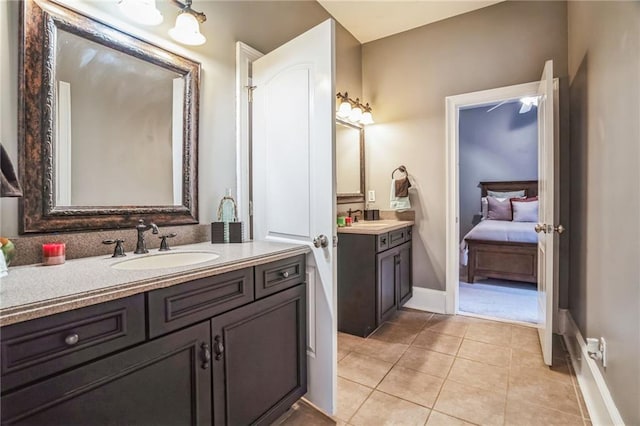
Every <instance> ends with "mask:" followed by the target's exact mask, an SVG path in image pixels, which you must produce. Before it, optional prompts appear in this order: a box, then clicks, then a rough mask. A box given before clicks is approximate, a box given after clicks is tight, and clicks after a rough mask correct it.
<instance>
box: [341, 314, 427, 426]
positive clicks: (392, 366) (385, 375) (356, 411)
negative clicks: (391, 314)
mask: <svg viewBox="0 0 640 426" xmlns="http://www.w3.org/2000/svg"><path fill="white" fill-rule="evenodd" d="M431 318H433V313H432V314H431V315H430V316H429V318H428V319H427V320H426V321H425V322H424V324H423V326H422V328H421V329H420V330H419V331H418V333H416V335H415V337H414V338H413V340H412V341H411V343H409V344H408V345H407V347H406V348H405V349H404V351H403V352H402V354H401V355H400V356H399V357H398V359H397V360H396V361H395V362H394V363H392V365H391V368H389V370H388V371H387V372H386V373H385V374H384V376H382V378H381V379H380V380H379V381H378V383H377V384H376V385H375V386H374V387H373V389H372V390H371V392H369V395H367V397H366V398H365V399H364V401H362V403H361V404H360V405H359V406H358V408H357V409H356V410H355V411H354V412H353V414H352V415H351V417H349V420H348V421H347V423H349V422H351V420H352V419H353V418H354V417H355V415H356V414H358V411H360V409H361V408H362V406H363V405H364V404H365V403H366V402H367V401H368V400H369V398H371V395H373V393H374V392H375V391H378V392H381V393H384V394H385V395H389V394H388V393H386V392H383V391H381V390H378V386H379V385H380V383H382V381H383V380H384V379H385V377H387V375H388V374H389V373H390V372H391V370H393V368H394V367H395V366H396V364H397V363H398V362H399V361H400V358H402V357H403V356H404V354H405V353H406V352H407V350H408V349H409V348H410V347H411V344H412V343H413V341H414V340H415V339H416V338H417V337H418V334H420V332H422V330H424V328H425V327H426V325H427V323H428V322H429V320H430V319H431ZM389 323H391V324H396V325H398V324H397V323H392V322H390V321H385V323H384V324H389ZM384 324H383V325H384ZM373 334H375V331H374V332H373V333H371V336H372V335H373ZM369 338H370V337H369V336H367V337H365V338H364V339H365V340H367V339H369ZM376 340H377V339H376ZM382 342H384V341H382ZM385 343H390V342H385ZM351 352H354V351H350V353H351ZM361 355H364V354H361ZM345 358H346V356H345ZM371 358H374V357H371ZM343 359H344V358H343ZM374 359H377V358H374ZM343 379H344V377H343ZM347 380H348V379H347ZM350 381H352V380H350ZM352 382H353V381H352ZM354 383H357V382H354ZM358 384H360V385H362V383H358ZM362 386H366V385H362ZM367 387H368V386H367ZM391 396H393V397H395V398H398V397H396V396H395V395H391ZM398 399H402V398H398ZM402 400H404V399H402ZM405 401H406V400H405ZM407 402H411V401H407ZM411 403H412V404H415V403H414V402H411ZM416 405H419V406H421V407H422V405H420V404H416ZM430 414H431V411H429V415H430ZM429 415H427V419H429Z"/></svg>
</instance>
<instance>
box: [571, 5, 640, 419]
mask: <svg viewBox="0 0 640 426" xmlns="http://www.w3.org/2000/svg"><path fill="white" fill-rule="evenodd" d="M568 11H569V76H570V78H571V90H570V98H571V161H572V164H571V178H572V179H571V182H572V184H571V224H572V226H571V227H570V228H569V233H570V238H571V272H570V277H571V283H570V298H569V306H570V311H571V315H572V317H573V318H574V320H575V321H576V323H577V325H578V327H579V328H580V331H581V332H582V335H583V336H584V337H587V336H589V337H600V336H602V337H604V338H605V339H607V342H608V361H607V362H608V365H607V369H606V370H602V374H603V376H604V377H605V380H606V382H607V386H608V388H609V390H610V392H611V395H612V396H613V400H614V401H615V403H616V406H617V407H618V410H619V411H620V413H621V415H622V417H623V419H624V421H625V423H626V424H628V425H637V424H640V405H639V404H638V401H639V400H640V333H639V332H638V328H639V327H640V284H639V281H638V280H639V278H638V277H640V267H639V265H640V263H639V262H638V260H639V259H640V219H639V217H640V216H639V213H638V212H639V211H640V167H639V165H640V125H639V122H640V106H639V98H640V3H638V2H570V3H569V8H568Z"/></svg>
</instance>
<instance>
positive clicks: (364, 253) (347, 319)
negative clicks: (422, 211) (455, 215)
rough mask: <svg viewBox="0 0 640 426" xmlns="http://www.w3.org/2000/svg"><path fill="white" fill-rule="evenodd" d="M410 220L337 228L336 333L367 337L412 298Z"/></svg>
mask: <svg viewBox="0 0 640 426" xmlns="http://www.w3.org/2000/svg"><path fill="white" fill-rule="evenodd" d="M412 225H413V222H412V221H397V220H389V221H371V222H357V223H354V224H353V226H351V227H345V228H339V229H338V233H339V243H338V330H339V331H342V332H344V333H349V334H354V335H356V336H361V337H366V336H368V335H369V334H371V333H372V332H373V331H374V330H375V329H376V328H378V327H379V326H380V325H382V323H384V322H385V321H386V320H388V319H389V318H390V317H391V316H392V315H393V314H394V313H395V312H396V311H397V310H398V309H399V308H400V307H401V306H402V305H404V304H405V303H406V301H407V300H409V299H410V298H411V296H412V294H413V283H412V263H411V256H412V250H411V233H412Z"/></svg>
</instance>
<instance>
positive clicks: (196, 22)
mask: <svg viewBox="0 0 640 426" xmlns="http://www.w3.org/2000/svg"><path fill="white" fill-rule="evenodd" d="M172 2H173V3H174V4H175V5H176V6H178V7H180V8H181V9H182V11H181V12H180V14H179V15H178V17H177V18H176V25H175V26H174V27H173V28H171V29H170V30H169V35H170V36H171V38H173V39H174V40H175V41H177V42H180V43H183V44H188V45H189V46H200V45H201V44H204V43H205V42H206V41H207V39H206V38H205V36H203V35H202V33H201V32H200V23H201V22H204V21H206V20H207V16H206V15H205V14H204V13H202V12H196V11H195V10H193V9H191V3H192V0H184V3H181V2H180V1H178V0H172Z"/></svg>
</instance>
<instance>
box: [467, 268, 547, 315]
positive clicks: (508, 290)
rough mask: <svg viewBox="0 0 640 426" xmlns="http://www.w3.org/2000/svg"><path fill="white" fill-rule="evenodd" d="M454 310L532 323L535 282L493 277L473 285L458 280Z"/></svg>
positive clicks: (534, 306)
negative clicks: (458, 286) (457, 306)
mask: <svg viewBox="0 0 640 426" xmlns="http://www.w3.org/2000/svg"><path fill="white" fill-rule="evenodd" d="M458 311H460V312H461V313H464V312H467V313H470V314H476V315H483V316H487V317H491V318H500V319H507V320H514V321H522V322H529V323H534V324H535V323H536V322H537V318H538V304H537V289H536V285H535V284H529V283H523V282H517V281H507V280H497V279H484V280H478V281H476V283H475V284H468V283H466V282H464V281H460V298H459V308H458Z"/></svg>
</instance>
